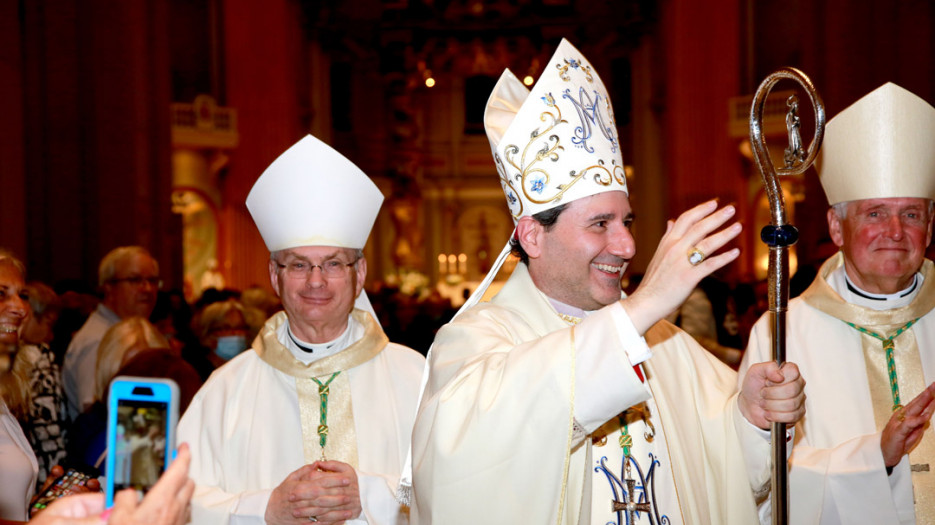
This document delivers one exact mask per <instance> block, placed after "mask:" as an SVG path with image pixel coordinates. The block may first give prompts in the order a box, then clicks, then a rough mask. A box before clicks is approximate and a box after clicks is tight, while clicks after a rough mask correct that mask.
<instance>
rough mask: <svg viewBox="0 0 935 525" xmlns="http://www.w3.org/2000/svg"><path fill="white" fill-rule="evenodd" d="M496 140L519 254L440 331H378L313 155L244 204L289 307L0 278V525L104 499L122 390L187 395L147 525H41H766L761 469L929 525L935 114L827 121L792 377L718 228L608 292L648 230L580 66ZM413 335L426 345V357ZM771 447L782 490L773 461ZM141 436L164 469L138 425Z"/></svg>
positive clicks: (436, 317) (332, 164) (339, 210)
mask: <svg viewBox="0 0 935 525" xmlns="http://www.w3.org/2000/svg"><path fill="white" fill-rule="evenodd" d="M484 121H485V122H484V123H485V129H486V131H487V135H488V139H489V140H490V145H491V151H492V154H493V158H494V162H495V165H496V167H497V171H498V175H499V180H500V183H501V186H502V187H503V190H504V195H505V197H506V202H507V206H508V208H509V211H510V213H511V214H512V216H513V218H514V221H515V230H514V232H513V235H512V236H511V238H510V240H509V242H508V243H507V245H506V246H505V247H504V249H503V251H502V252H501V254H500V256H499V257H498V259H497V261H496V263H495V264H494V266H493V268H492V269H491V271H490V274H489V275H488V279H485V281H484V282H483V283H482V284H481V286H480V288H479V289H478V290H477V291H475V293H474V295H472V296H471V297H470V298H469V299H468V300H467V302H466V303H465V305H464V307H462V309H461V310H459V311H458V312H457V313H456V314H454V317H453V318H452V319H450V320H449V319H448V317H449V315H448V314H450V313H451V312H450V311H448V309H447V308H445V307H443V306H441V305H438V304H434V303H433V305H432V307H431V308H430V309H428V310H426V313H427V314H428V315H426V316H425V317H424V318H423V320H422V321H416V319H417V318H418V317H419V316H417V315H414V314H413V312H412V311H401V309H399V308H393V307H392V306H388V301H387V296H386V295H384V294H380V295H379V296H378V297H379V299H378V300H377V301H375V303H376V304H373V305H372V304H371V302H370V298H369V297H368V295H367V293H366V292H365V291H364V289H363V288H364V282H365V280H366V278H367V260H366V258H365V257H364V255H363V247H364V245H365V244H366V242H367V239H368V237H369V235H370V230H371V228H372V227H373V224H374V221H375V220H376V217H377V213H378V211H379V209H380V206H381V204H382V201H383V196H382V194H381V192H380V190H379V189H378V188H377V187H376V185H375V184H374V183H373V182H372V181H371V180H370V178H369V177H367V175H366V174H364V173H363V172H362V171H361V170H360V169H359V168H358V167H357V166H356V165H354V164H353V163H352V162H350V161H349V160H348V159H346V158H344V157H343V156H342V155H341V154H340V153H338V152H337V151H335V150H334V149H332V148H330V147H329V146H327V145H326V144H324V143H323V142H321V141H320V140H318V139H317V138H315V137H313V136H311V135H309V136H306V137H305V138H303V139H301V140H300V141H299V142H297V143H296V144H295V145H293V146H292V147H291V148H289V149H288V150H287V151H285V152H284V153H283V154H282V155H280V156H279V157H278V158H277V159H276V160H275V161H274V162H273V163H272V164H271V165H270V166H269V167H268V168H267V169H266V170H265V171H264V172H263V173H262V174H261V175H260V177H259V178H258V180H257V182H256V183H255V185H254V186H253V188H252V190H251V191H250V194H249V195H248V197H247V199H246V205H247V208H248V210H249V212H250V214H251V216H252V218H253V220H254V222H255V224H256V226H257V229H258V230H259V232H260V235H261V236H262V238H263V241H264V243H265V244H266V247H267V248H268V250H269V253H270V256H269V261H268V263H267V265H268V272H269V278H270V284H271V286H272V289H273V293H274V296H275V297H273V296H270V295H269V294H266V293H264V292H262V291H261V290H259V289H251V290H247V291H245V292H244V293H237V292H236V291H232V290H224V291H217V290H210V291H208V292H206V293H205V294H204V295H203V296H202V298H201V299H200V300H199V302H198V303H196V304H195V305H193V306H191V307H190V306H189V305H188V304H187V303H186V302H185V301H184V298H183V297H182V296H181V294H178V293H160V286H161V281H160V273H159V264H158V262H157V261H156V260H155V259H154V258H153V257H152V255H151V254H150V253H149V252H148V251H146V250H145V249H144V248H142V247H138V246H129V247H120V248H116V249H114V250H113V251H111V252H110V253H108V254H107V255H106V256H105V257H104V258H103V260H102V261H101V264H100V268H99V282H98V285H99V289H100V291H101V298H100V300H99V301H93V300H90V299H89V298H88V297H87V295H86V294H80V293H76V292H74V291H70V292H62V293H56V292H55V291H53V290H52V289H51V288H49V287H48V286H47V285H45V284H42V283H29V284H26V282H25V276H26V268H25V266H24V265H23V264H22V263H21V262H20V261H19V260H18V259H16V258H15V257H14V256H13V255H11V254H9V253H7V252H2V251H0V409H2V411H0V486H2V487H3V490H2V491H0V519H6V520H15V521H20V522H23V521H26V520H27V519H29V516H28V507H29V504H30V500H31V498H32V496H33V494H34V493H35V492H36V490H37V487H41V486H42V484H43V481H44V480H45V479H46V478H47V477H48V478H51V477H54V474H51V473H53V472H54V473H58V472H60V467H61V466H62V465H70V466H76V467H78V468H79V469H81V470H82V471H85V472H89V473H92V474H93V475H94V476H115V475H116V474H117V473H114V472H105V471H104V468H103V465H105V462H104V458H105V457H106V455H107V454H108V450H107V447H106V446H105V436H106V420H107V413H106V408H105V407H106V406H107V396H108V385H109V384H110V382H111V381H112V380H113V378H114V377H116V376H118V375H134V376H144V377H145V376H149V377H163V378H170V379H172V380H173V381H175V382H176V383H177V384H178V385H179V387H180V388H179V393H180V400H179V406H180V411H181V413H182V416H181V419H180V421H179V424H178V432H177V436H178V441H179V443H182V445H180V447H179V452H178V458H177V459H176V460H175V461H174V462H173V463H172V464H171V466H170V467H169V468H168V470H166V471H165V472H164V473H163V474H162V476H161V477H160V478H159V481H158V482H157V483H156V484H155V486H154V488H153V489H152V490H150V491H149V492H148V493H147V494H146V496H145V497H143V498H142V499H141V500H140V499H138V498H137V496H136V495H135V494H134V492H133V491H129V492H121V493H120V494H118V496H117V497H116V498H115V502H114V506H113V508H112V509H111V510H105V509H104V508H103V500H102V498H101V496H100V494H95V493H91V494H86V495H80V496H70V497H66V498H62V499H61V500H59V501H57V502H56V503H54V504H53V505H51V506H49V507H48V508H47V509H45V510H43V511H42V512H40V513H38V515H36V516H33V518H32V521H31V522H30V523H40V524H42V523H49V524H51V523H65V524H76V523H102V522H105V521H106V522H109V523H115V524H118V525H119V524H135V523H158V524H162V523H167V524H168V523H172V524H179V523H184V522H186V521H188V522H191V523H196V524H199V525H201V524H213V523H217V524H222V523H270V524H296V523H308V522H313V523H349V524H355V523H361V524H362V523H370V524H404V523H417V524H430V523H434V524H439V525H450V524H462V523H464V524H466V523H504V524H506V523H509V524H513V523H536V524H539V523H559V524H598V523H600V524H608V523H614V524H617V525H623V524H624V523H626V524H629V525H634V524H638V523H669V524H752V523H761V522H766V521H769V515H770V510H771V507H772V506H773V505H785V503H784V502H775V501H771V499H770V497H769V494H770V491H769V488H770V487H769V483H770V477H771V469H775V468H788V473H789V481H790V494H791V498H790V501H789V502H788V504H789V515H790V522H792V523H797V524H798V523H821V524H826V525H831V524H846V523H869V522H872V523H899V524H905V525H908V524H914V523H920V524H921V523H932V522H935V503H933V501H932V499H931V495H932V494H935V473H933V472H932V469H931V468H930V464H931V463H932V462H935V436H933V432H932V430H931V427H930V420H931V417H932V414H933V412H935V382H933V380H935V361H933V359H935V347H933V345H932V343H931V341H932V338H933V337H935V333H932V332H930V330H935V328H933V326H932V323H933V322H935V321H933V319H935V316H932V315H930V313H931V311H932V310H933V308H935V289H932V288H933V287H935V276H933V274H932V272H933V265H932V262H931V261H929V260H927V259H925V257H924V253H925V250H926V248H927V246H928V245H929V243H930V241H931V236H932V225H933V217H935V176H933V175H935V148H931V147H929V144H930V143H931V140H932V139H935V108H933V107H932V106H931V105H929V104H927V103H926V102H925V101H923V100H921V99H920V98H918V97H916V96H915V95H913V94H911V93H909V92H908V91H906V90H904V89H902V88H900V87H898V86H895V85H893V84H887V85H885V86H883V87H881V88H879V89H877V90H875V91H874V92H872V93H870V94H868V95H867V96H866V97H864V98H863V99H861V100H860V101H858V102H857V103H856V104H854V105H853V106H851V107H850V108H848V109H846V110H845V111H843V112H842V113H841V114H839V115H838V116H837V117H836V118H835V119H833V120H832V121H831V122H829V124H828V127H827V131H826V138H825V152H824V154H823V155H824V160H823V164H822V167H821V170H820V176H821V181H822V185H823V188H824V190H825V193H826V195H827V197H828V201H829V204H830V205H831V207H830V208H829V210H828V214H827V219H828V228H829V233H830V236H831V239H832V241H833V242H834V244H835V245H836V246H837V247H838V249H839V251H838V253H836V254H835V255H834V256H832V257H831V258H830V259H828V260H827V261H826V262H825V263H824V264H823V265H822V267H821V268H820V269H819V270H818V271H817V274H816V276H815V277H814V279H813V280H812V282H811V284H810V285H809V286H807V288H806V289H805V290H804V292H803V293H802V295H801V297H799V298H797V299H795V300H793V301H792V302H791V303H790V305H789V322H788V327H787V328H788V334H787V339H788V349H787V351H788V362H787V363H785V364H783V365H782V366H780V365H778V364H777V363H775V362H772V361H770V360H769V357H768V353H769V347H770V337H771V334H770V327H769V319H768V318H767V317H766V316H764V317H761V318H760V319H759V321H756V322H755V323H754V322H753V319H752V317H753V316H754V315H753V314H752V313H753V312H761V311H762V306H760V307H758V306H755V303H756V300H755V299H756V294H753V299H751V294H750V293H749V290H746V291H745V289H744V288H743V287H738V288H735V289H733V290H731V289H729V287H726V285H724V284H723V283H720V282H719V281H717V280H715V279H713V278H712V277H711V276H712V274H714V273H715V272H717V271H718V270H719V269H721V268H723V267H725V266H726V265H729V264H730V263H731V262H732V261H734V260H735V259H736V258H737V257H738V256H739V250H738V249H737V248H731V247H730V243H731V241H732V240H733V239H734V238H736V236H737V235H739V234H740V232H741V231H742V226H741V225H740V223H739V222H737V221H736V216H735V215H736V210H735V208H734V207H733V206H731V205H728V206H723V207H719V206H718V204H717V203H716V202H715V201H709V202H705V203H701V204H699V205H697V206H695V207H694V208H692V209H690V210H688V211H686V212H685V213H683V214H682V215H680V216H679V217H678V218H676V219H673V220H671V221H669V223H668V227H667V230H666V233H665V235H664V236H663V238H662V239H661V241H660V243H659V245H658V247H657V250H656V252H655V253H654V255H653V257H652V260H651V262H650V264H649V266H648V268H647V271H646V273H645V275H643V276H641V278H640V279H633V280H632V283H633V284H634V286H633V288H632V289H628V290H627V292H626V293H622V290H621V282H622V279H623V275H624V272H625V271H626V268H627V265H628V263H629V261H630V260H631V259H632V258H633V256H634V255H635V249H636V244H635V242H634V239H633V236H632V234H631V231H630V226H631V224H632V222H633V216H634V215H633V208H634V207H636V206H638V203H634V202H631V200H630V194H629V190H628V188H627V181H626V177H625V175H624V170H623V159H622V157H621V153H620V146H619V143H618V137H617V135H616V131H615V130H614V128H613V112H612V109H611V105H610V100H609V98H608V95H607V93H606V89H605V88H604V86H603V84H602V82H601V80H600V77H599V76H598V75H597V72H596V71H594V70H593V68H592V67H591V66H590V64H589V63H588V61H587V59H586V58H585V57H583V56H582V55H581V53H580V52H579V51H578V50H577V49H575V48H574V47H573V46H572V45H571V44H570V43H568V42H567V41H564V40H563V41H562V43H561V44H560V45H559V47H558V49H557V51H556V53H555V55H554V56H553V57H552V59H551V61H550V66H549V67H548V68H546V70H545V71H544V73H543V75H542V76H541V77H540V79H539V80H538V82H537V83H536V85H535V86H534V87H533V88H532V90H529V89H528V88H526V87H525V86H524V85H523V83H522V82H520V81H519V80H518V79H517V78H516V77H515V76H514V75H513V74H512V73H511V72H510V71H508V70H507V71H505V72H504V73H503V75H502V76H501V78H500V80H499V82H498V83H497V84H496V86H495V88H494V91H493V93H492V94H491V96H490V99H489V102H488V106H487V112H486V114H485V119H484ZM894 137H895V139H894ZM919 137H924V138H925V140H923V141H921V142H920V141H919V140H918V138H919ZM907 159H908V160H907ZM309 167H313V168H314V169H309ZM858 175H859V176H858ZM510 254H512V255H514V256H515V257H516V258H518V260H519V261H520V262H519V263H518V264H516V265H515V268H514V269H513V270H512V271H511V272H510V276H509V277H508V279H507V281H506V283H505V284H504V285H503V287H502V289H501V290H500V291H499V292H498V293H497V294H496V295H495V296H494V297H493V298H492V299H490V300H489V301H483V302H482V301H480V298H481V297H482V295H483V293H484V292H485V290H486V288H487V286H488V285H489V282H490V280H491V279H492V278H493V277H494V276H496V274H497V272H498V271H499V270H500V268H501V266H502V264H503V262H504V260H506V258H507V256H508V255H510ZM374 306H376V308H374ZM409 306H410V307H411V306H412V305H409ZM757 308H760V309H759V310H757ZM82 314H84V315H83V316H82ZM394 319H395V320H396V321H394ZM400 319H408V320H409V322H410V323H412V325H414V326H417V325H419V324H420V323H421V324H422V326H419V329H420V330H421V331H422V333H423V337H422V338H420V339H418V340H417V341H418V342H417V343H415V344H414V345H416V346H420V347H422V348H419V349H418V350H420V351H416V350H413V349H412V348H409V347H407V346H404V345H402V344H399V342H400V340H401V339H400V338H402V337H404V334H405V332H400V331H399V326H398V325H399V323H400V322H401V321H399V320H400ZM667 319H669V321H667ZM380 321H384V322H387V323H388V325H386V327H385V328H384V327H382V326H381V323H380ZM670 321H673V322H676V323H678V324H680V325H681V326H682V327H683V328H684V329H685V330H684V331H683V330H682V329H679V328H678V327H676V326H675V325H674V324H672V322H670ZM446 322H447V324H445V323H446ZM442 324H443V325H444V326H441V328H440V330H438V333H437V335H436V334H435V328H436V325H439V326H440V325H442ZM62 325H65V326H64V327H63V326H62ZM425 332H429V333H431V334H433V335H434V337H424V334H425ZM748 333H749V342H748V341H747V339H748ZM388 335H391V336H392V337H388ZM391 339H393V340H395V342H391ZM745 346H746V351H745V352H744V351H743V350H742V349H743V348H744V347H745ZM429 347H430V348H429ZM426 354H427V355H426ZM806 380H807V381H808V382H807V383H806ZM777 422H779V423H787V424H789V427H790V429H789V431H788V432H787V433H786V436H785V437H784V439H786V441H788V442H789V443H791V446H790V449H791V454H790V457H789V458H788V465H773V463H772V460H773V458H772V457H771V454H770V439H771V435H770V432H769V429H770V427H771V426H772V425H773V423H777ZM131 427H132V428H129V427H128V428H126V429H124V430H125V431H126V432H130V433H135V434H134V435H135V436H136V437H137V438H138V439H137V440H136V441H138V442H139V443H141V445H140V446H141V447H145V446H149V447H150V448H151V447H152V443H153V442H154V440H155V439H157V436H155V435H154V432H153V431H152V426H151V425H150V426H147V423H146V422H145V421H143V422H141V423H140V424H139V425H136V426H131ZM779 437H780V439H783V436H779ZM147 444H148V445H147ZM125 452H127V453H128V454H129V452H128V451H125ZM124 459H125V461H123V462H122V463H121V464H123V465H125V466H128V465H130V464H132V463H133V462H134V461H133V459H132V456H131V455H127V456H126V457H125V458H124ZM121 474H122V475H124V477H127V476H131V475H129V474H126V473H124V472H121ZM157 475H158V472H156V471H153V470H152V469H148V470H146V471H145V472H137V473H135V474H133V475H132V476H136V478H131V479H144V478H145V480H146V481H147V484H148V483H149V482H152V481H155V479H156V478H157Z"/></svg>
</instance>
